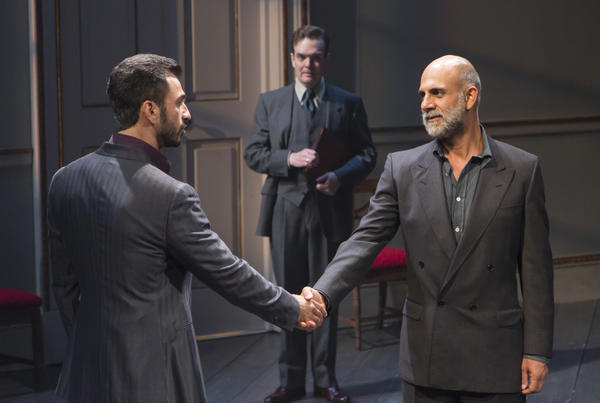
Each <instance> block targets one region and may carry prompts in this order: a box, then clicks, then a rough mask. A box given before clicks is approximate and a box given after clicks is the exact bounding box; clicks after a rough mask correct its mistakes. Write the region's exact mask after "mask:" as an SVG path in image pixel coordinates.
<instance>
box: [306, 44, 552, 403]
mask: <svg viewBox="0 0 600 403" xmlns="http://www.w3.org/2000/svg"><path fill="white" fill-rule="evenodd" d="M419 94H420V96H421V111H422V118H423V125H424V126H425V129H426V130H427V133H428V134H429V135H430V136H431V137H433V140H432V141H431V142H429V143H427V144H425V145H422V146H420V147H417V148H413V149H411V150H407V151H401V152H397V153H392V154H390V155H388V157H387V160H386V163H385V168H384V172H383V174H382V175H381V178H380V180H379V184H378V186H377V190H376V193H375V195H374V197H373V198H372V199H371V205H370V208H369V212H368V213H367V215H366V216H365V217H364V218H363V219H362V221H361V223H360V225H359V227H358V228H357V229H356V230H355V231H354V233H353V234H352V236H351V237H350V238H349V239H348V240H347V241H346V242H344V243H342V244H341V246H340V247H339V249H338V251H337V254H336V256H335V257H334V259H333V260H332V262H331V263H330V264H329V266H328V267H327V269H326V270H325V272H324V274H323V276H322V277H321V278H320V279H319V280H318V281H317V283H316V284H315V285H314V290H316V291H318V292H319V293H320V294H322V295H323V296H325V299H326V300H327V301H328V303H329V304H330V305H333V306H335V305H336V304H337V303H338V302H339V301H340V300H341V299H342V297H343V296H344V295H346V293H347V292H349V291H350V290H351V289H352V288H353V287H354V286H355V285H356V284H357V283H358V282H359V281H360V279H361V278H362V277H363V276H364V275H365V273H366V271H367V270H368V268H369V266H370V264H371V263H372V262H373V260H374V258H375V257H376V256H377V254H378V253H379V251H380V250H381V249H382V248H383V247H384V246H385V245H386V244H387V243H388V242H389V241H390V240H391V239H392V237H393V236H394V234H395V233H396V230H397V229H398V228H400V229H401V230H402V234H403V237H404V239H405V240H406V251H407V261H408V291H407V297H406V302H405V304H404V320H403V322H402V331H401V337H400V375H401V377H402V379H403V395H404V402H405V403H408V402H465V401H469V402H479V401H485V402H522V401H525V396H526V395H527V394H530V393H535V392H539V391H540V390H541V388H542V385H543V383H544V379H545V377H546V374H547V372H548V368H547V362H548V360H549V359H550V356H551V354H552V335H553V318H554V304H553V279H552V278H553V269H552V258H551V257H552V254H551V251H550V245H549V241H548V219H547V215H546V208H545V201H544V186H543V182H542V174H541V170H540V165H539V162H538V158H537V157H536V156H534V155H532V154H529V153H527V152H525V151H523V150H520V149H518V148H515V147H513V146H510V145H508V144H505V143H502V142H499V141H496V140H494V139H492V138H491V137H489V136H488V135H487V134H486V132H485V129H484V128H483V126H482V125H481V124H480V123H479V116H478V107H479V101H480V99H481V81H480V78H479V75H478V73H477V71H476V70H475V68H474V67H473V65H472V64H471V63H470V62H469V61H468V60H466V59H464V58H462V57H458V56H451V55H449V56H444V57H441V58H439V59H436V60H434V61H433V62H432V63H430V64H429V65H428V66H427V68H426V69H425V71H424V72H423V75H422V77H421V84H420V88H419ZM517 278H519V280H520V281H519V282H517ZM519 287H520V289H519ZM319 293H316V292H313V294H314V298H321V295H320V294H319ZM519 294H521V295H522V300H520V299H519Z"/></svg>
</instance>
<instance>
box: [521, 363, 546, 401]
mask: <svg viewBox="0 0 600 403" xmlns="http://www.w3.org/2000/svg"><path fill="white" fill-rule="evenodd" d="M546 375H548V366H547V365H546V364H544V363H543V362H541V361H537V360H532V359H531V358H523V362H522V363H521V393H522V394H524V395H527V394H530V393H538V392H541V390H542V386H544V380H546Z"/></svg>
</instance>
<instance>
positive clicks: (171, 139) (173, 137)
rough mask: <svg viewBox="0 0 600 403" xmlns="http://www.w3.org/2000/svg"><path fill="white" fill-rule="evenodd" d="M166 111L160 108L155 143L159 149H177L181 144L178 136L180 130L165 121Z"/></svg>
mask: <svg viewBox="0 0 600 403" xmlns="http://www.w3.org/2000/svg"><path fill="white" fill-rule="evenodd" d="M166 116H167V113H166V110H163V109H162V108H161V118H160V127H159V131H158V134H157V141H158V144H159V146H160V148H163V147H178V146H179V144H180V143H181V136H180V135H179V133H180V129H181V128H176V127H175V126H174V125H172V124H170V123H171V122H169V121H168V120H167V117H166Z"/></svg>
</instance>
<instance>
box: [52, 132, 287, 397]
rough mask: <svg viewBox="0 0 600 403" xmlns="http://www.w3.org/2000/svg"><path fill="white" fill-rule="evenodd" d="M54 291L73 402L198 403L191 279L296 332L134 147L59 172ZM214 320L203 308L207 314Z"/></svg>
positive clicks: (274, 298) (188, 194)
mask: <svg viewBox="0 0 600 403" xmlns="http://www.w3.org/2000/svg"><path fill="white" fill-rule="evenodd" d="M48 222H49V241H50V258H51V267H52V277H53V289H54V293H55V296H56V300H57V303H58V307H59V310H60V313H61V316H62V319H63V322H64V324H65V327H66V329H67V333H68V334H69V335H70V337H69V345H68V352H67V356H66V358H65V360H64V364H63V369H62V372H61V376H60V380H59V384H58V386H57V393H58V394H60V395H61V396H63V397H65V398H67V399H69V400H72V401H82V402H83V401H86V402H91V401H98V402H107V401H111V402H117V401H119V402H124V401H127V402H140V403H142V402H143V403H148V402H203V401H205V393H204V387H203V382H202V372H201V367H200V362H199V357H198V351H197V346H196V341H195V337H194V336H195V332H194V328H193V325H192V317H191V313H190V287H191V275H192V274H193V275H195V276H196V277H197V278H199V279H200V280H201V281H203V282H204V283H205V284H206V285H208V286H209V287H211V288H212V289H214V290H216V291H217V292H218V293H220V294H221V295H222V296H224V297H225V298H226V299H228V300H229V301H230V302H231V303H233V304H235V305H238V306H240V307H242V308H244V309H246V310H248V311H251V312H253V313H255V314H257V315H259V316H260V317H262V318H263V319H265V320H267V321H270V322H272V323H275V324H276V325H278V326H280V327H283V328H286V329H292V328H293V326H294V323H295V321H296V318H297V315H298V306H297V303H296V302H295V300H294V299H293V297H292V296H291V295H290V294H289V293H287V292H286V291H285V290H282V289H281V288H279V287H276V286H274V285H273V284H271V283H270V282H268V281H267V280H265V279H264V278H263V277H262V276H261V275H260V274H259V273H258V272H256V271H255V270H254V269H253V268H252V267H250V266H249V265H248V264H247V263H246V262H245V261H243V260H240V259H238V258H237V257H235V256H234V255H232V254H231V252H230V251H229V249H228V248H227V247H226V246H225V244H224V243H223V242H222V241H221V240H220V239H219V237H218V236H217V234H215V233H214V232H212V231H211V229H210V224H209V221H208V219H207V217H206V216H205V214H204V213H203V211H202V209H201V208H200V201H199V199H198V195H197V194H196V192H195V191H194V189H193V188H192V187H190V186H189V185H187V184H185V183H182V182H179V181H177V180H175V179H173V178H172V177H170V176H168V175H166V174H165V173H163V172H162V171H160V170H159V169H158V168H156V167H154V166H153V165H151V164H150V163H149V158H148V156H147V155H146V154H145V153H144V152H143V151H142V150H139V149H137V148H133V147H127V146H123V145H117V144H109V143H105V144H104V145H103V146H102V147H101V148H99V149H98V150H97V151H96V152H94V153H92V154H89V155H87V156H85V157H83V158H80V159H79V160H77V161H75V162H73V163H71V164H69V165H68V166H66V167H64V168H62V169H61V170H59V171H58V172H57V173H56V175H55V176H54V178H53V179H52V183H51V185H50V194H49V203H48ZM207 309H211V307H207Z"/></svg>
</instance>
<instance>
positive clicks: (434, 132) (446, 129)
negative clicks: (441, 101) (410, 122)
mask: <svg viewBox="0 0 600 403" xmlns="http://www.w3.org/2000/svg"><path fill="white" fill-rule="evenodd" d="M465 107H466V102H465V99H464V97H463V96H460V97H459V98H458V102H457V104H456V106H455V107H454V108H452V109H450V110H448V111H447V112H445V113H443V112H441V111H430V112H423V113H422V115H421V117H422V120H423V126H425V130H427V134H429V135H430V136H431V137H433V138H435V139H439V140H444V139H447V138H450V137H452V136H453V135H454V134H456V133H458V132H459V131H461V130H462V129H463V128H464V127H465V115H466V111H465ZM432 116H441V117H442V123H440V124H439V125H434V124H431V123H429V122H427V118H429V117H432Z"/></svg>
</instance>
